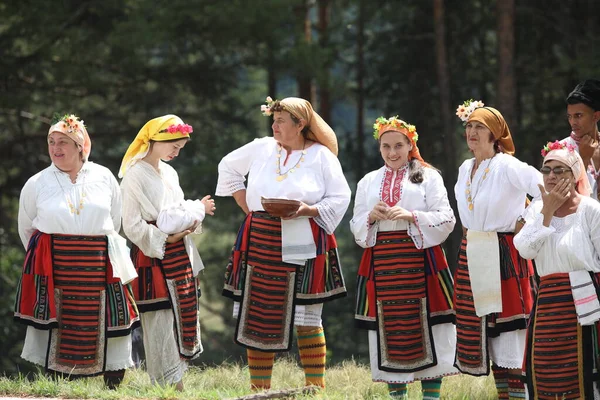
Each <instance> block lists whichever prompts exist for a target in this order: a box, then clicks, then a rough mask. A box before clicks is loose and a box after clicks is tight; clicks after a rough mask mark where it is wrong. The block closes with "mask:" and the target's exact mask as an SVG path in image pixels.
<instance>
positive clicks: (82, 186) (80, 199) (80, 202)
mask: <svg viewBox="0 0 600 400" xmlns="http://www.w3.org/2000/svg"><path fill="white" fill-rule="evenodd" d="M54 178H56V182H57V183H58V186H60V190H62V192H63V195H64V196H65V199H67V205H68V206H69V211H70V212H71V214H73V215H75V214H77V215H79V213H80V212H81V210H83V204H84V203H83V199H84V198H85V192H84V191H83V189H84V186H85V174H84V175H83V182H82V183H81V195H80V196H79V206H78V207H77V208H75V206H74V205H73V203H71V196H67V192H65V189H64V188H63V185H62V184H61V183H60V181H59V180H58V176H57V175H56V171H55V172H54Z"/></svg>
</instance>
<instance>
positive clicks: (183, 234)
mask: <svg viewBox="0 0 600 400" xmlns="http://www.w3.org/2000/svg"><path fill="white" fill-rule="evenodd" d="M197 227H198V221H194V223H193V224H192V226H190V227H189V228H187V229H186V230H185V231H182V232H179V233H173V234H170V235H169V236H167V243H177V242H179V241H180V240H181V239H183V238H184V237H186V236H187V235H189V234H190V233H193V232H194V231H195V230H196V228H197Z"/></svg>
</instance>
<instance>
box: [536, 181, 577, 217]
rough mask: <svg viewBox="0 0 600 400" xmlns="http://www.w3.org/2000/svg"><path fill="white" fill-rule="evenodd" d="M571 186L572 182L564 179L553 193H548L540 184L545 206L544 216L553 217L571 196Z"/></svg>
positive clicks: (555, 187) (553, 189) (543, 207)
mask: <svg viewBox="0 0 600 400" xmlns="http://www.w3.org/2000/svg"><path fill="white" fill-rule="evenodd" d="M571 185H572V184H571V180H569V179H565V178H562V179H561V180H560V181H558V183H557V184H556V185H555V186H554V187H553V188H552V190H551V191H549V192H547V191H546V189H545V188H544V186H542V185H540V184H538V188H539V189H540V193H541V194H542V202H543V204H544V205H543V206H542V214H544V215H546V214H549V215H553V214H554V213H555V212H556V210H558V208H559V207H560V206H562V205H563V204H564V203H565V201H567V199H568V198H569V197H570V196H571Z"/></svg>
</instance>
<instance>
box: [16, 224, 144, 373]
mask: <svg viewBox="0 0 600 400" xmlns="http://www.w3.org/2000/svg"><path fill="white" fill-rule="evenodd" d="M128 289H129V288H128V287H127V286H126V287H123V286H122V285H121V283H120V281H119V280H118V279H116V278H114V277H113V272H112V266H111V264H110V261H109V259H108V247H107V239H106V236H79V235H58V234H55V235H48V234H40V233H36V234H34V236H33V237H32V240H31V241H30V246H29V249H28V252H27V257H26V261H25V265H24V269H23V277H22V280H21V285H20V287H19V289H18V295H17V308H16V311H15V317H16V318H17V319H18V320H19V321H21V322H24V323H26V324H28V325H32V326H34V327H36V328H38V329H51V328H57V329H56V330H52V331H51V335H50V344H49V352H48V354H47V355H46V357H47V364H46V366H47V369H48V370H52V371H58V372H63V373H68V374H70V375H71V376H79V375H83V376H89V375H96V374H100V373H102V372H104V368H105V365H104V358H105V353H106V350H105V347H106V339H107V338H108V337H115V336H124V335H127V334H129V333H130V332H131V328H132V327H133V325H134V324H135V323H137V322H138V321H139V317H138V315H137V309H136V308H135V304H134V303H133V298H132V294H131V291H130V290H128ZM31 293H36V295H35V298H36V299H37V300H38V301H37V302H33V301H31V296H30V297H28V296H26V295H25V294H31ZM40 293H46V294H48V296H47V297H46V299H45V300H44V302H46V301H47V300H48V299H51V301H49V302H47V303H46V304H47V305H48V310H46V311H45V312H40V309H41V307H40V303H39V300H40V299H42V298H43V296H40ZM53 315H57V318H56V323H49V322H52V321H54V319H53V318H52V316H53Z"/></svg>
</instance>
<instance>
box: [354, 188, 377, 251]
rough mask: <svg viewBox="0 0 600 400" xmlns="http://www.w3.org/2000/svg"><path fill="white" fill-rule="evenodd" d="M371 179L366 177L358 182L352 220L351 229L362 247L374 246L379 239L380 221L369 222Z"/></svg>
mask: <svg viewBox="0 0 600 400" xmlns="http://www.w3.org/2000/svg"><path fill="white" fill-rule="evenodd" d="M368 181H369V179H368V178H367V177H364V178H363V179H361V180H360V182H358V186H357V187H356V196H355V197H354V212H353V214H352V220H350V230H351V231H352V234H353V235H354V240H355V241H356V243H357V244H358V245H359V246H360V247H364V248H367V247H373V246H375V241H376V240H377V231H378V229H379V222H375V223H374V224H369V213H370V212H371V210H369V209H368V208H367V193H368V186H369V182H368Z"/></svg>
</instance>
